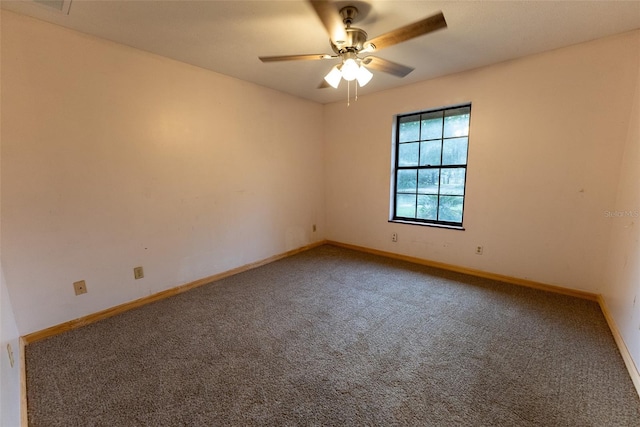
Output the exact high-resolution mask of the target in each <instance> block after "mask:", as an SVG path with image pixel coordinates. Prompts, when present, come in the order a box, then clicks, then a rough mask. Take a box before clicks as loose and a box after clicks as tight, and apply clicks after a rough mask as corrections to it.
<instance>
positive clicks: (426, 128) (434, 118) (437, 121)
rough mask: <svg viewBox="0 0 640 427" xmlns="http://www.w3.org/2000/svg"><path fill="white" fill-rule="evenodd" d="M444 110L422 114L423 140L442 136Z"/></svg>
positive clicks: (421, 137) (421, 136)
mask: <svg viewBox="0 0 640 427" xmlns="http://www.w3.org/2000/svg"><path fill="white" fill-rule="evenodd" d="M442 117H443V116H442V111H436V112H433V113H425V114H423V115H422V134H421V135H420V139H421V140H425V139H439V138H442Z"/></svg>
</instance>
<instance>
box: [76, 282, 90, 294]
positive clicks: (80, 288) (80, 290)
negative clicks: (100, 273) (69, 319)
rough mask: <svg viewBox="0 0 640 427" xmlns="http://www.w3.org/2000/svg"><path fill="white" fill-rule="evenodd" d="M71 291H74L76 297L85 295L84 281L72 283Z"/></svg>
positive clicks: (85, 285) (85, 286)
mask: <svg viewBox="0 0 640 427" xmlns="http://www.w3.org/2000/svg"><path fill="white" fill-rule="evenodd" d="M73 289H74V290H75V291H76V295H82V294H86V293H87V284H86V283H85V282H84V280H79V281H77V282H73Z"/></svg>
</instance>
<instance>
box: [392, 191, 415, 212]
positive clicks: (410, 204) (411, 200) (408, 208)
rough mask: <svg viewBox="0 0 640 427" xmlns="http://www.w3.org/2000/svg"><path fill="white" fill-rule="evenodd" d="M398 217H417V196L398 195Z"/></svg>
mask: <svg viewBox="0 0 640 427" xmlns="http://www.w3.org/2000/svg"><path fill="white" fill-rule="evenodd" d="M396 216H399V217H403V218H415V217H416V196H415V195H414V194H398V195H397V196H396Z"/></svg>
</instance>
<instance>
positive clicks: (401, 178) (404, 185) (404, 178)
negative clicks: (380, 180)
mask: <svg viewBox="0 0 640 427" xmlns="http://www.w3.org/2000/svg"><path fill="white" fill-rule="evenodd" d="M417 187H418V170H417V169H409V170H401V171H398V182H397V186H396V189H397V191H399V192H405V193H406V192H408V191H410V192H412V193H415V192H416V188H417Z"/></svg>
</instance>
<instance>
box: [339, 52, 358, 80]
mask: <svg viewBox="0 0 640 427" xmlns="http://www.w3.org/2000/svg"><path fill="white" fill-rule="evenodd" d="M359 70H360V66H359V65H358V63H357V62H356V61H355V59H352V58H348V59H346V60H345V61H344V63H343V64H342V78H344V79H345V80H346V81H348V82H350V81H352V80H355V79H356V77H358V71H359Z"/></svg>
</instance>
